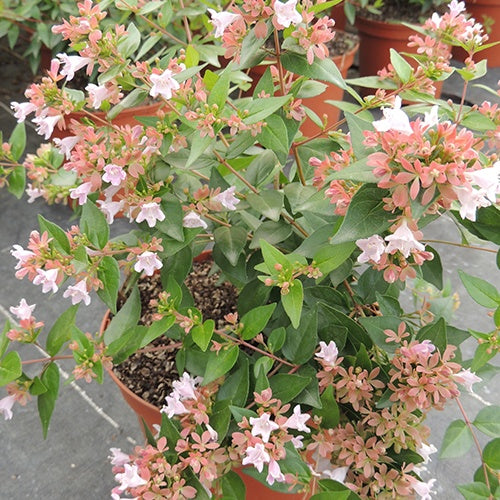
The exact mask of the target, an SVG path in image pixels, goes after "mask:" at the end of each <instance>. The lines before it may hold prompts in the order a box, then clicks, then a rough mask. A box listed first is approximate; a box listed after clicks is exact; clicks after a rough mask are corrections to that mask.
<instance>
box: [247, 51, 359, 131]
mask: <svg viewBox="0 0 500 500" xmlns="http://www.w3.org/2000/svg"><path fill="white" fill-rule="evenodd" d="M358 48H359V44H355V45H354V46H353V47H352V48H351V50H349V51H348V52H346V53H345V54H341V55H338V56H333V57H332V58H331V59H332V61H333V62H334V63H335V65H336V66H337V68H338V69H339V71H340V73H341V74H342V77H343V78H346V77H347V72H348V71H349V68H350V67H351V66H352V64H353V62H354V57H355V55H356V52H357V51H358ZM267 62H269V61H267ZM267 67H268V64H264V65H260V66H255V67H254V68H252V69H251V70H250V73H249V76H251V77H252V80H253V82H252V86H251V88H250V90H248V91H247V92H246V94H245V95H252V93H253V91H254V89H255V87H256V86H257V83H258V81H259V80H260V78H261V77H262V75H263V74H264V73H265V71H266V69H267ZM323 83H326V89H325V91H324V92H323V93H322V94H319V95H317V96H314V97H308V98H305V99H302V104H304V106H307V107H308V108H310V109H312V110H313V111H314V112H315V113H316V114H317V115H318V116H319V117H323V115H325V114H326V115H327V116H328V123H329V124H331V123H335V122H336V121H338V120H339V117H340V109H339V108H337V107H335V106H332V105H331V104H325V101H341V100H342V99H343V97H344V90H343V89H341V88H340V87H337V86H336V85H334V84H333V83H328V82H323ZM277 94H278V95H281V93H280V92H277ZM320 130H321V129H320V128H319V127H318V126H317V125H316V124H315V123H314V122H313V121H312V120H311V119H310V118H306V119H305V121H304V123H302V125H301V126H300V131H301V132H302V134H303V135H305V136H307V137H310V136H313V135H315V134H317V133H318V132H320Z"/></svg>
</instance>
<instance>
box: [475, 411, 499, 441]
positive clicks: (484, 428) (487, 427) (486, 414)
mask: <svg viewBox="0 0 500 500" xmlns="http://www.w3.org/2000/svg"><path fill="white" fill-rule="evenodd" d="M472 423H473V424H474V425H475V426H476V427H477V428H478V429H479V430H480V431H481V432H483V433H484V434H486V435H487V436H490V437H500V406H486V407H484V408H483V409H482V410H481V411H480V412H479V413H478V414H477V416H476V418H475V420H474V422H472Z"/></svg>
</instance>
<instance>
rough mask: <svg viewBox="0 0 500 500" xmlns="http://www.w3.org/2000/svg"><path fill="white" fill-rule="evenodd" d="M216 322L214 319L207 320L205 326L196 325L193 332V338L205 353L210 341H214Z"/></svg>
mask: <svg viewBox="0 0 500 500" xmlns="http://www.w3.org/2000/svg"><path fill="white" fill-rule="evenodd" d="M214 328H215V321H214V320H213V319H207V320H206V321H205V322H204V323H203V325H196V326H195V327H193V329H192V330H191V336H192V337H193V341H194V343H195V344H196V345H197V346H198V347H199V348H200V349H201V350H202V351H203V352H205V351H206V350H207V347H208V345H209V344H210V341H211V340H212V335H213V333H214Z"/></svg>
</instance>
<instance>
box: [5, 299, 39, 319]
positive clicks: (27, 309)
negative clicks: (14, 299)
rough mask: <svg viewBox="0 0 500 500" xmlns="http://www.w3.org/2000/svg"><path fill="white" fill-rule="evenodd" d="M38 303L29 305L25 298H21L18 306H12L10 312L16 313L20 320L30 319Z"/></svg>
mask: <svg viewBox="0 0 500 500" xmlns="http://www.w3.org/2000/svg"><path fill="white" fill-rule="evenodd" d="M35 307H36V304H33V305H31V306H30V305H28V303H27V302H26V300H25V299H21V302H19V305H18V306H17V307H14V306H12V307H11V308H10V312H11V313H12V314H15V315H16V316H17V318H18V319H19V320H23V319H30V318H31V313H32V312H33V311H34V310H35Z"/></svg>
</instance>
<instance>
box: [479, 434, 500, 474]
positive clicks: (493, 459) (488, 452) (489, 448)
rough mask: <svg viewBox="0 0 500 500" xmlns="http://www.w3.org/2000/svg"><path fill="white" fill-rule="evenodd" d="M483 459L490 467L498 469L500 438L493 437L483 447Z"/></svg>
mask: <svg viewBox="0 0 500 500" xmlns="http://www.w3.org/2000/svg"><path fill="white" fill-rule="evenodd" d="M483 460H484V461H485V462H486V464H487V465H489V466H490V467H491V468H492V469H495V470H500V438H495V439H493V440H492V441H490V442H489V443H488V444H487V445H486V446H485V447H484V449H483Z"/></svg>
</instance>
